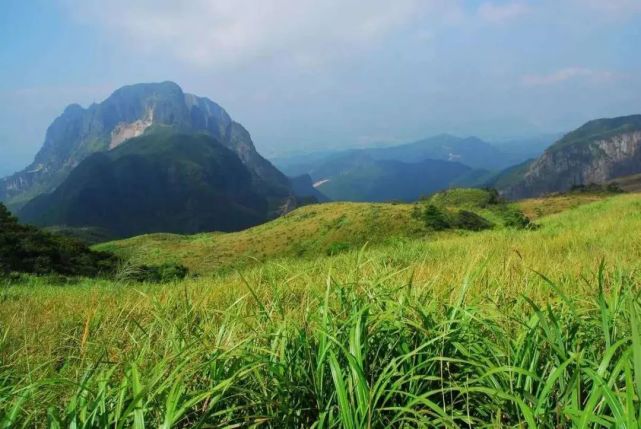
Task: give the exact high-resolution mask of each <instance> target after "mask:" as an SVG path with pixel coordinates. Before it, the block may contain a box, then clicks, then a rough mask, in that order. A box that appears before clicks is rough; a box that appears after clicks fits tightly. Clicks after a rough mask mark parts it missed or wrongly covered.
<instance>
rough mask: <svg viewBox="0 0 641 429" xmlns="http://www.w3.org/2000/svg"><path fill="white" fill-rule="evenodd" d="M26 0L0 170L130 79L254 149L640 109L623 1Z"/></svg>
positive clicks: (346, 143)
mask: <svg viewBox="0 0 641 429" xmlns="http://www.w3.org/2000/svg"><path fill="white" fill-rule="evenodd" d="M25 3H26V2H20V1H17V0H8V1H7V2H6V4H4V5H3V12H4V13H3V14H2V16H0V38H1V39H2V40H3V43H0V66H1V67H0V70H1V71H0V76H1V77H2V79H1V80H0V96H1V97H2V100H3V103H2V104H1V105H0V153H1V154H2V156H1V157H0V176H4V175H7V174H9V173H11V172H13V171H16V170H19V169H21V168H24V167H25V166H26V165H27V164H29V163H30V162H31V160H32V159H33V156H34V155H35V153H36V152H37V150H38V149H39V148H40V146H41V145H42V143H43V141H44V135H45V131H46V128H47V127H48V125H49V124H50V123H51V122H52V121H53V120H54V118H55V117H57V116H58V115H60V114H61V113H62V111H63V110H64V108H65V107H66V106H67V105H68V104H71V103H78V104H80V105H82V106H83V107H87V106H88V105H89V104H91V103H92V102H100V101H102V100H104V99H105V98H106V97H108V96H109V94H111V93H112V92H113V91H114V90H116V89H117V88H119V87H121V86H124V85H128V84H133V83H139V82H156V81H165V80H171V81H174V82H176V83H178V84H179V85H180V86H181V87H182V88H183V90H184V91H185V92H190V93H194V94H197V95H200V96H205V97H208V98H210V99H212V100H214V101H216V102H217V103H219V104H220V105H221V106H223V107H224V108H225V109H226V110H227V111H228V112H229V113H230V115H231V116H232V117H233V118H234V119H235V120H236V121H238V122H240V123H242V124H243V125H244V126H245V127H246V128H247V129H248V130H249V131H250V133H251V134H252V136H253V139H254V142H255V144H256V146H257V148H258V150H259V151H260V152H261V153H263V154H264V155H265V156H267V157H271V156H274V155H278V154H284V153H287V152H291V151H294V150H295V151H298V152H301V151H304V150H309V151H313V152H315V151H322V150H324V149H327V148H332V149H337V148H341V147H345V148H347V147H357V146H365V145H373V144H381V143H387V144H392V143H395V142H396V143H404V142H409V141H413V140H417V139H420V138H424V137H429V136H432V135H435V134H441V133H451V134H455V135H460V136H471V135H474V136H478V137H480V138H483V139H486V140H507V139H510V138H517V137H531V136H537V135H541V134H549V133H558V132H565V131H568V130H571V129H573V128H575V127H577V126H579V125H581V124H582V123H584V122H586V121H588V120H590V119H594V118H599V117H612V116H621V115H629V114H635V113H641V73H640V72H641V58H639V55H638V46H641V25H640V24H641V1H638V0H611V1H606V0H562V1H552V0H542V1H525V0H505V1H484V0H467V1H462V0H461V1H444V0H424V1H420V0H399V1H398V2H394V4H393V7H390V5H389V3H388V2H383V1H378V0H375V1H369V2H362V1H355V0H348V1H328V2H323V3H320V2H315V1H311V0H309V1H306V0H271V1H263V2H260V3H257V2H252V1H249V0H242V1H235V2H224V1H219V0H198V1H193V2H189V3H188V4H177V3H175V2H169V1H159V2H153V1H147V0H143V1H134V2H131V1H125V0H116V1H113V2H109V4H101V3H100V2H97V1H86V2H79V1H75V0H64V1H62V2H60V3H59V4H58V5H53V4H51V3H50V2H46V1H44V0H36V1H33V2H29V3H28V4H25ZM585 23H589V24H590V25H589V26H587V25H585Z"/></svg>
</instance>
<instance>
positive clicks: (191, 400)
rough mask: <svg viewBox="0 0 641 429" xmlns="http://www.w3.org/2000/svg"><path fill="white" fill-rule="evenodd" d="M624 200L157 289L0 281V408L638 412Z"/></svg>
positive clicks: (10, 412)
mask: <svg viewBox="0 0 641 429" xmlns="http://www.w3.org/2000/svg"><path fill="white" fill-rule="evenodd" d="M322 207H324V206H322ZM339 207H340V206H339ZM354 207H358V205H355V206H354ZM389 207H395V209H399V210H400V209H403V210H407V211H409V210H411V209H410V208H409V207H406V206H401V208H399V207H397V206H389ZM308 209H309V208H308ZM640 209H641V197H639V196H638V195H620V196H616V197H611V198H605V199H602V200H600V201H596V202H593V203H590V204H584V205H581V206H579V207H576V208H573V209H570V210H566V211H564V212H561V213H557V214H553V215H549V216H545V217H542V218H540V219H539V220H538V223H539V225H540V227H539V228H538V229H536V230H527V229H524V230H517V229H509V228H499V229H494V230H489V231H483V232H478V233H465V234H448V235H447V239H444V240H422V239H418V240H400V241H399V240H397V241H394V242H392V243H388V244H386V245H380V246H376V247H373V248H371V249H365V250H364V251H359V250H354V251H348V252H344V253H341V254H339V255H336V256H326V255H322V253H319V254H318V256H317V257H316V258H313V259H312V258H294V257H285V258H280V259H274V260H270V261H267V262H266V263H263V264H260V265H257V266H254V267H248V268H246V269H243V270H240V271H239V272H234V273H229V274H218V275H215V276H204V277H200V278H195V279H189V280H185V281H183V282H181V283H173V284H167V285H164V286H158V285H142V286H140V285H138V286H132V285H127V284H113V283H107V282H96V281H80V282H79V283H78V284H76V285H66V286H64V287H63V286H53V285H50V284H47V280H46V279H43V278H31V279H26V280H24V281H23V282H21V283H19V284H14V285H7V286H6V287H4V288H3V289H2V295H1V299H2V305H1V306H0V329H1V330H2V331H1V332H0V362H2V365H1V366H0V380H2V381H3V382H2V383H0V421H2V422H3V424H5V425H7V426H11V425H14V424H15V425H22V426H24V427H34V426H35V427H38V426H41V427H45V426H54V427H55V425H56V424H57V425H59V426H60V427H66V426H69V425H75V426H83V427H105V426H116V425H118V424H122V425H124V426H127V427H129V426H131V427H143V424H144V425H145V426H149V427H233V426H237V427H247V426H261V427H273V428H281V427H325V428H339V427H341V428H344V427H351V428H366V427H452V428H459V427H460V428H467V427H531V428H534V427H542V428H554V427H590V428H592V427H630V428H633V427H639V424H641V415H640V412H639V410H640V409H641V408H640V407H641V400H640V398H641V333H640V332H639V315H640V314H641V302H640V299H639V294H640V292H641V291H640V290H639V286H638V285H639V284H641V275H640V274H639V273H641V271H640V270H641V246H639V240H638V238H637V235H636V234H633V233H631V231H639V230H641V214H640V213H641V210H640ZM293 215H295V216H299V215H300V213H298V214H297V213H294V214H293ZM287 221H288V220H287V219H285V220H283V222H287ZM272 226H273V225H272ZM310 228H311V226H310ZM371 233H372V234H377V233H378V232H376V231H375V230H372V231H371ZM539 273H541V274H539ZM543 275H545V277H543ZM2 419H4V420H2Z"/></svg>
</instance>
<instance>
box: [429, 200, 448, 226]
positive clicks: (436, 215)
mask: <svg viewBox="0 0 641 429" xmlns="http://www.w3.org/2000/svg"><path fill="white" fill-rule="evenodd" d="M423 221H424V222H425V226H426V227H428V228H429V229H432V230H434V231H443V230H445V229H448V228H450V226H451V225H450V222H449V220H448V219H447V216H446V215H445V213H443V212H442V211H441V209H439V208H438V207H436V206H435V205H434V204H428V205H427V207H425V211H424V212H423Z"/></svg>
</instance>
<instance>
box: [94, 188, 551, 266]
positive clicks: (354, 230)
mask: <svg viewBox="0 0 641 429" xmlns="http://www.w3.org/2000/svg"><path fill="white" fill-rule="evenodd" d="M428 203H435V204H437V205H439V206H442V207H444V208H445V209H448V210H458V209H465V210H469V211H472V212H475V213H478V214H479V215H481V216H483V218H485V219H487V220H489V221H490V222H491V223H492V224H493V225H494V227H495V228H501V227H503V224H504V223H505V219H504V218H503V217H502V216H501V215H502V211H501V209H502V208H501V207H498V206H492V205H488V204H489V203H488V192H487V191H484V190H480V189H477V190H475V189H459V190H451V191H445V192H443V193H438V194H435V196H433V197H432V198H430V199H429V200H426V201H423V202H420V203H418V204H391V203H386V204H384V203H349V202H344V203H327V204H320V205H310V206H306V207H302V208H299V209H297V210H294V211H293V212H291V213H289V214H287V215H285V216H283V217H280V218H278V219H276V220H274V221H271V222H268V223H266V224H263V225H259V226H256V227H253V228H250V229H247V230H245V231H240V232H235V233H220V232H216V233H205V234H196V235H176V234H149V235H143V236H138V237H133V238H130V239H126V240H120V241H113V242H109V243H104V244H100V245H98V246H96V249H98V250H102V251H108V252H112V253H116V254H117V255H120V256H123V257H124V258H129V259H131V260H132V261H133V262H136V263H144V264H159V263H165V262H174V263H180V264H184V265H185V266H187V267H188V268H189V269H190V270H191V271H192V272H194V273H199V274H202V273H208V272H212V271H216V270H220V269H221V268H239V267H242V266H246V265H253V264H256V263H259V262H262V261H265V260H267V259H270V258H274V257H288V256H292V257H306V258H315V257H317V256H318V255H328V254H335V253H340V252H344V251H347V250H354V249H358V248H360V247H362V246H363V245H365V244H368V245H369V246H375V245H385V244H389V243H394V242H397V241H399V240H407V239H423V240H434V239H441V240H442V239H446V238H448V237H456V236H459V235H461V234H466V232H464V231H446V232H434V231H431V230H430V229H429V228H428V227H426V225H425V223H424V222H423V220H422V219H421V218H420V214H419V215H418V216H417V211H419V210H421V209H422V207H424V205H425V204H428ZM552 205H553V204H552ZM509 207H513V208H517V207H518V206H516V205H509Z"/></svg>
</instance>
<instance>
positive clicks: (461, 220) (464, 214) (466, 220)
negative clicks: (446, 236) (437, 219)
mask: <svg viewBox="0 0 641 429" xmlns="http://www.w3.org/2000/svg"><path fill="white" fill-rule="evenodd" d="M453 225H454V227H455V228H459V229H465V230H468V231H482V230H484V229H490V228H492V227H493V226H494V225H493V224H492V222H490V221H489V220H487V219H485V218H484V217H482V216H479V215H477V214H476V213H473V212H470V211H467V210H460V211H458V212H457V213H456V214H455V215H454V220H453Z"/></svg>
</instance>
